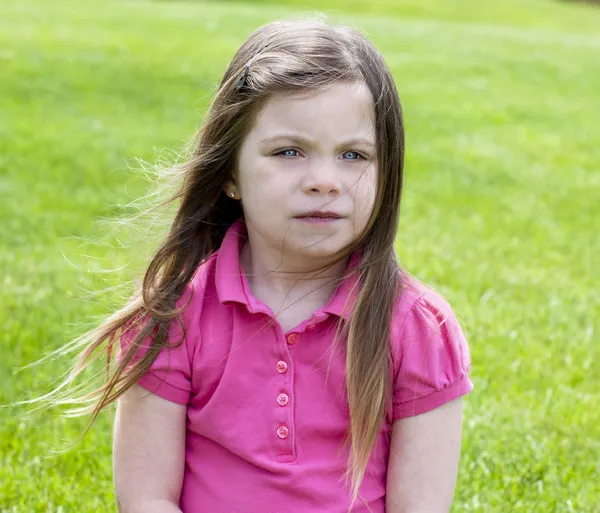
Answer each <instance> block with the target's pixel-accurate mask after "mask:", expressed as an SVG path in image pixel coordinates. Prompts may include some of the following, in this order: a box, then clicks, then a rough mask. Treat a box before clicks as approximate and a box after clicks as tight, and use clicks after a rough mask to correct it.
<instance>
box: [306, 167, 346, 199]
mask: <svg viewBox="0 0 600 513" xmlns="http://www.w3.org/2000/svg"><path fill="white" fill-rule="evenodd" d="M303 189H304V192H305V193H306V194H310V195H322V196H338V195H339V194H341V192H342V184H341V182H340V179H339V173H338V171H337V170H336V169H335V165H333V164H331V163H329V164H326V163H323V162H321V163H319V164H316V165H314V166H310V169H308V172H307V176H306V178H305V180H304V184H303Z"/></svg>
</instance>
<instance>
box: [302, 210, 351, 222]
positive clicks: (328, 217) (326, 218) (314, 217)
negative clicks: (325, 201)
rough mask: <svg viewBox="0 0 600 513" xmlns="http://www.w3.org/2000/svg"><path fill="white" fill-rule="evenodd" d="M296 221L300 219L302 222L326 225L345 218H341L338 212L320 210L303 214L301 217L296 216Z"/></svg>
mask: <svg viewBox="0 0 600 513" xmlns="http://www.w3.org/2000/svg"><path fill="white" fill-rule="evenodd" d="M296 219H300V220H301V221H309V222H320V223H326V222H332V221H338V220H339V219H343V216H341V215H340V214H338V213H337V212H331V211H328V210H319V211H316V212H308V213H306V214H301V215H299V216H296Z"/></svg>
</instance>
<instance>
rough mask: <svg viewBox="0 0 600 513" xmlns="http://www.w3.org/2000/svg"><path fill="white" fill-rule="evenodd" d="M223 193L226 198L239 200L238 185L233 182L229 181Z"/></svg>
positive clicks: (224, 186)
mask: <svg viewBox="0 0 600 513" xmlns="http://www.w3.org/2000/svg"><path fill="white" fill-rule="evenodd" d="M223 191H224V192H225V194H226V196H227V197H228V198H231V199H239V194H238V190H237V185H236V184H235V182H234V181H233V180H227V181H226V182H225V184H224V185H223Z"/></svg>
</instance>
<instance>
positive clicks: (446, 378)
mask: <svg viewBox="0 0 600 513" xmlns="http://www.w3.org/2000/svg"><path fill="white" fill-rule="evenodd" d="M400 322H401V324H400V326H398V327H397V329H395V330H392V337H393V340H392V351H393V355H394V358H393V361H394V397H393V417H394V419H401V418H405V417H411V416H413V415H420V414H422V413H426V412H428V411H430V410H433V409H435V408H437V407H439V406H442V405H443V404H445V403H447V402H449V401H451V400H453V399H456V398H458V397H461V396H463V395H465V394H467V393H469V392H470V391H471V390H472V389H473V383H472V382H471V380H470V379H469V376H468V372H469V369H470V365H471V359H470V354H469V347H468V344H467V340H466V339H465V336H464V333H463V331H462V329H461V327H460V324H459V322H458V319H457V318H456V316H455V314H454V312H453V311H452V308H451V307H450V305H449V304H448V303H447V302H446V301H445V299H443V298H442V297H441V296H439V295H438V294H436V293H435V292H433V291H428V292H426V293H425V294H423V295H421V296H420V297H419V298H418V299H417V300H416V301H415V303H414V304H413V305H412V307H411V308H410V310H409V311H408V313H407V314H406V315H405V316H404V318H403V319H401V320H400Z"/></svg>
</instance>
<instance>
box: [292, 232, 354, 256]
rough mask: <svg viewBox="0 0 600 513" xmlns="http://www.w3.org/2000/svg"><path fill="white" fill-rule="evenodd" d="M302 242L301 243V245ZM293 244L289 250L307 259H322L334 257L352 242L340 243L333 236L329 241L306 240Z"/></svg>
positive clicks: (340, 241)
mask: <svg viewBox="0 0 600 513" xmlns="http://www.w3.org/2000/svg"><path fill="white" fill-rule="evenodd" d="M302 242H303V243H302ZM302 242H299V243H298V244H294V245H293V246H292V247H291V248H290V249H292V251H294V252H296V253H299V254H301V255H303V256H306V257H307V258H316V259H323V258H327V257H330V256H332V255H335V254H336V253H337V252H338V251H340V250H342V249H343V248H345V247H346V246H348V245H349V244H350V243H351V242H352V241H342V240H340V239H339V238H337V237H335V236H333V237H331V238H330V239H326V240H323V239H322V238H320V239H315V240H307V241H302Z"/></svg>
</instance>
